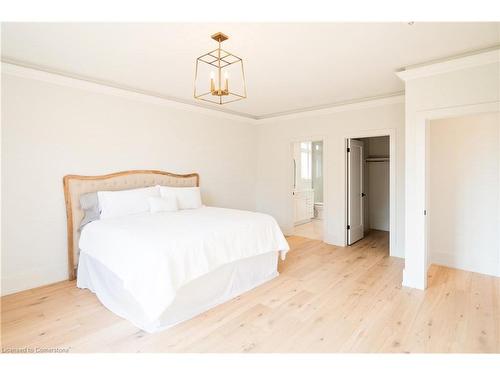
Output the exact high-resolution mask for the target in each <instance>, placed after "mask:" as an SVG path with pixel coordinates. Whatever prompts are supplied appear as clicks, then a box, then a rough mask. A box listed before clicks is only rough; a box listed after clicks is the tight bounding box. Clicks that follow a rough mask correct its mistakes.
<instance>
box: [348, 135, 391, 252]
mask: <svg viewBox="0 0 500 375" xmlns="http://www.w3.org/2000/svg"><path fill="white" fill-rule="evenodd" d="M346 146H347V147H346V160H347V166H346V181H347V190H346V191H347V194H346V208H347V209H346V222H347V226H346V239H347V241H346V243H347V245H348V246H349V245H352V244H354V243H356V242H357V241H359V240H361V239H363V238H364V237H365V236H366V235H368V233H370V232H373V231H380V232H385V233H386V234H387V236H389V232H390V222H391V221H390V138H389V136H378V137H365V138H348V139H347V145H346Z"/></svg>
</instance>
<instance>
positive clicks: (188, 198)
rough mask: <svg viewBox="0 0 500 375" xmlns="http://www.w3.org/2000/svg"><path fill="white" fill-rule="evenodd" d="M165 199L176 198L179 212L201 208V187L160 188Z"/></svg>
mask: <svg viewBox="0 0 500 375" xmlns="http://www.w3.org/2000/svg"><path fill="white" fill-rule="evenodd" d="M160 193H161V196H162V197H163V198H165V197H172V196H175V197H176V198H177V204H178V206H179V210H188V209H193V208H200V207H201V194H200V188H199V187H170V186H160Z"/></svg>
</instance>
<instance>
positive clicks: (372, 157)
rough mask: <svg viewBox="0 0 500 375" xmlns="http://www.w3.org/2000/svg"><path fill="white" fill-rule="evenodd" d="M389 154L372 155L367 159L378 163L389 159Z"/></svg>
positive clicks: (368, 161) (369, 161)
mask: <svg viewBox="0 0 500 375" xmlns="http://www.w3.org/2000/svg"><path fill="white" fill-rule="evenodd" d="M389 160H390V159H389V157H388V156H370V157H367V158H366V159H365V161H366V162H367V163H377V162H384V161H389Z"/></svg>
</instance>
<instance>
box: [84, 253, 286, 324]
mask: <svg viewBox="0 0 500 375" xmlns="http://www.w3.org/2000/svg"><path fill="white" fill-rule="evenodd" d="M277 268H278V252H269V253H265V254H261V255H257V256H254V257H250V258H245V259H242V260H239V261H236V262H232V263H229V264H226V265H224V266H221V267H219V268H217V269H216V270H214V271H212V272H210V273H208V274H206V275H203V276H201V277H199V278H197V279H195V280H193V281H191V282H189V283H188V284H186V285H184V286H183V287H181V288H180V289H179V290H178V291H177V295H176V297H175V299H174V301H173V302H172V303H171V304H170V305H169V306H168V307H167V308H166V310H165V311H164V312H163V313H162V314H161V316H160V317H159V318H158V319H156V320H154V321H148V319H147V318H146V316H145V314H144V313H143V311H142V309H141V306H140V305H139V304H138V303H137V302H136V301H135V300H134V298H133V297H132V296H131V295H130V293H128V292H127V290H125V289H124V288H123V285H122V281H121V280H120V279H119V278H118V277H117V276H116V275H115V274H114V273H113V272H111V271H110V270H109V269H108V268H107V267H105V266H104V265H102V264H101V263H100V262H98V261H97V260H95V259H94V258H92V257H91V256H89V255H86V254H85V253H84V252H82V253H81V254H80V259H79V264H78V278H77V287H78V288H85V289H89V290H90V291H92V292H93V293H95V294H96V295H97V298H98V299H99V300H100V301H101V303H102V304H103V305H104V306H105V307H106V308H108V309H109V310H111V311H112V312H113V313H115V314H116V315H118V316H120V317H122V318H124V319H127V320H128V321H130V322H131V323H132V324H134V325H135V326H137V327H139V328H140V329H142V330H144V331H146V332H149V333H153V332H158V331H161V330H163V329H166V328H169V327H172V326H174V325H176V324H178V323H181V322H183V321H185V320H188V319H190V318H192V317H194V316H196V315H199V314H201V313H203V312H205V311H207V310H209V309H211V308H212V307H215V306H217V305H219V304H221V303H223V302H226V301H228V300H230V299H232V298H234V297H236V296H238V295H240V294H242V293H244V292H246V291H249V290H250V289H253V288H255V287H257V286H259V285H261V284H263V283H265V282H267V281H269V280H271V279H273V278H275V277H276V276H278V271H277Z"/></svg>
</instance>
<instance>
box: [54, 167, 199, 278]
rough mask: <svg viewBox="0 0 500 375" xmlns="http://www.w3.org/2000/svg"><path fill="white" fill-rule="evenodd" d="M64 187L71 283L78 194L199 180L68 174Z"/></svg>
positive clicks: (142, 173)
mask: <svg viewBox="0 0 500 375" xmlns="http://www.w3.org/2000/svg"><path fill="white" fill-rule="evenodd" d="M63 185H64V200H65V202H66V217H67V230H68V274H69V279H70V280H74V279H75V278H76V272H75V270H76V267H77V265H78V255H79V249H78V241H79V239H80V232H79V231H78V228H79V226H80V222H81V221H82V218H83V215H84V214H83V211H82V209H81V208H80V195H82V194H85V193H91V192H95V191H105V190H108V191H110V190H126V189H135V188H141V187H148V186H155V185H163V186H176V187H189V186H199V185H200V177H199V175H198V174H197V173H191V174H174V173H169V172H163V171H154V170H133V171H124V172H117V173H111V174H106V175H101V176H78V175H67V176H64V178H63Z"/></svg>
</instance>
